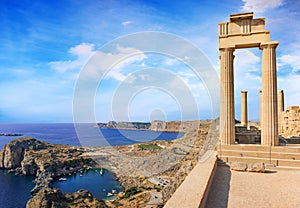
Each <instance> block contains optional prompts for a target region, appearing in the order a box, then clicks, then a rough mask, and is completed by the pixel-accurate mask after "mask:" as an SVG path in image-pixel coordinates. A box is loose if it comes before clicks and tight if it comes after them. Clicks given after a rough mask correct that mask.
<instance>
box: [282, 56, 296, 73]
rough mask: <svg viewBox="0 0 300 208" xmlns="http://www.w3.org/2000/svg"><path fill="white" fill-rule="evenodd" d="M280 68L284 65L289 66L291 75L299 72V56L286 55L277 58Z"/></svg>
mask: <svg viewBox="0 0 300 208" xmlns="http://www.w3.org/2000/svg"><path fill="white" fill-rule="evenodd" d="M278 61H279V64H278V65H279V66H280V68H281V67H283V66H286V65H289V66H291V68H292V73H296V72H299V71H300V54H296V53H294V54H287V55H283V56H281V57H279V58H278Z"/></svg>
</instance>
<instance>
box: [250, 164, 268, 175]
mask: <svg viewBox="0 0 300 208" xmlns="http://www.w3.org/2000/svg"><path fill="white" fill-rule="evenodd" d="M247 171H248V172H259V173H263V172H265V164H264V163H248V164H247Z"/></svg>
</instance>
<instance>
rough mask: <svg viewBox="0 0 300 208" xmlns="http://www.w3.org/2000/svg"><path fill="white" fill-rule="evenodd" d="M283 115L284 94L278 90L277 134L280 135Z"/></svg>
mask: <svg viewBox="0 0 300 208" xmlns="http://www.w3.org/2000/svg"><path fill="white" fill-rule="evenodd" d="M283 113H284V92H283V90H278V134H281V129H282V121H283V118H282V116H283Z"/></svg>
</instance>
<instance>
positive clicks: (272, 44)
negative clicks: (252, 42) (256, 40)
mask: <svg viewBox="0 0 300 208" xmlns="http://www.w3.org/2000/svg"><path fill="white" fill-rule="evenodd" d="M278 45H279V41H271V42H265V43H261V44H260V46H259V48H260V49H265V48H276V47H277V46H278Z"/></svg>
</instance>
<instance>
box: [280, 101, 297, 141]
mask: <svg viewBox="0 0 300 208" xmlns="http://www.w3.org/2000/svg"><path fill="white" fill-rule="evenodd" d="M280 124H281V125H280V128H279V134H280V135H282V136H283V137H286V138H290V137H300V108H299V106H289V107H287V109H286V110H285V111H283V112H282V113H281V122H280Z"/></svg>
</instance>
